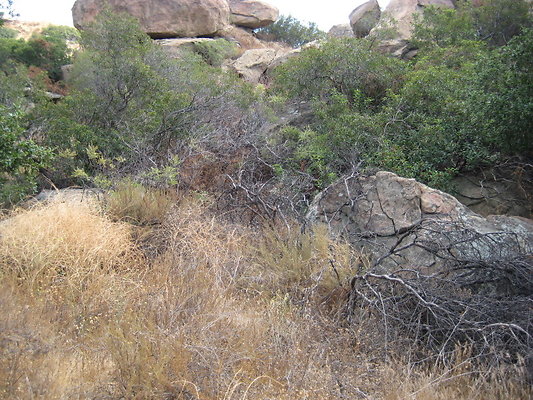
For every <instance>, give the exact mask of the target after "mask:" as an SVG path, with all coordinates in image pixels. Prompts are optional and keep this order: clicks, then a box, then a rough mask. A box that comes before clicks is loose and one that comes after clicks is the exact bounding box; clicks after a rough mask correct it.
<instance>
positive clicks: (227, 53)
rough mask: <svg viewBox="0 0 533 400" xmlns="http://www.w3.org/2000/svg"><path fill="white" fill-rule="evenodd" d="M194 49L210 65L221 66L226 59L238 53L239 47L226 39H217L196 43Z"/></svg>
mask: <svg viewBox="0 0 533 400" xmlns="http://www.w3.org/2000/svg"><path fill="white" fill-rule="evenodd" d="M194 51H195V52H196V53H198V54H200V56H202V58H203V59H204V61H205V62H206V63H208V64H209V65H212V66H214V67H220V66H221V65H222V63H223V62H224V60H226V59H227V58H231V57H234V56H236V55H237V53H238V47H237V45H236V44H235V43H232V42H230V41H228V40H226V39H215V40H214V41H208V42H197V43H195V44H194Z"/></svg>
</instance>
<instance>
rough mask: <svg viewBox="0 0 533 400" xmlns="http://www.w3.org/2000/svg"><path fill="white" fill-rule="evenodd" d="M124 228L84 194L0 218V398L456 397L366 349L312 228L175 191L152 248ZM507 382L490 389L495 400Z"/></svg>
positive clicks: (329, 255)
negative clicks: (221, 212) (253, 223)
mask: <svg viewBox="0 0 533 400" xmlns="http://www.w3.org/2000/svg"><path fill="white" fill-rule="evenodd" d="M136 229H140V228H138V227H133V226H131V225H129V224H126V223H123V222H120V221H116V220H114V219H113V218H110V217H108V216H107V215H105V214H103V213H102V211H101V210H100V209H99V208H98V207H95V206H92V205H90V204H72V203H61V202H53V203H51V204H49V205H46V206H41V207H37V208H34V209H31V210H27V211H22V212H19V213H18V214H16V215H14V216H13V217H11V219H9V220H8V221H5V222H2V223H1V224H0V271H1V274H2V275H1V277H2V280H1V282H0V289H1V290H0V309H1V310H2V313H0V397H2V398H6V399H33V398H43V399H71V398H83V399H85V398H99V399H100V398H106V399H187V400H188V399H202V400H211V399H224V400H244V399H287V400H288V399H318V400H320V399H337V398H338V399H342V398H348V399H357V398H365V396H366V398H371V399H380V398H383V399H400V398H409V397H403V396H409V395H410V394H411V393H413V392H416V391H417V390H419V389H421V388H422V389H423V390H422V391H420V392H419V393H418V394H417V395H416V396H418V397H413V398H416V399H424V400H425V399H431V400H433V399H435V400H437V399H439V400H440V399H444V398H449V399H459V398H464V397H461V396H462V395H463V394H464V393H467V392H461V391H455V392H454V391H450V389H449V387H448V386H450V385H445V384H443V382H442V381H441V382H432V379H433V377H435V376H436V375H431V374H437V373H441V372H439V370H435V371H433V372H431V373H430V374H426V375H423V374H418V375H416V374H414V373H411V374H410V375H405V374H404V375H401V374H397V373H392V372H390V369H389V367H388V364H386V363H384V362H382V361H380V359H379V358H376V357H375V356H374V355H373V354H367V351H369V349H367V348H364V347H362V346H361V343H363V342H362V341H360V340H359V339H361V337H362V335H364V334H365V333H364V327H357V326H347V325H346V324H344V323H343V322H342V321H341V320H340V319H339V318H338V316H335V313H332V312H331V311H332V310H335V309H338V308H339V306H340V304H341V303H342V301H343V299H344V297H343V296H344V295H345V294H346V288H344V289H343V285H344V286H345V285H346V284H347V278H348V277H349V274H350V270H349V266H350V265H351V264H352V263H353V262H354V260H353V259H354V257H357V255H356V254H354V253H353V251H352V250H351V249H350V248H349V247H348V246H346V245H345V244H342V243H337V242H335V241H333V240H331V239H330V238H329V237H328V235H327V232H326V230H325V229H323V228H319V229H318V230H317V231H316V232H315V233H305V234H302V233H300V232H299V231H298V230H295V229H292V230H278V231H277V232H274V231H268V230H265V231H264V232H254V231H251V230H250V229H248V228H245V227H242V226H237V225H230V224H227V223H224V222H222V221H220V220H219V219H217V218H215V217H213V216H212V215H211V214H210V213H209V212H208V211H207V208H206V207H205V205H203V204H202V202H201V201H199V200H198V199H195V198H187V199H183V200H182V201H181V202H180V204H179V205H177V206H175V207H174V209H173V210H171V211H170V212H169V213H168V215H167V216H166V218H165V221H164V223H163V224H162V225H161V226H155V227H154V228H153V229H154V231H153V232H152V234H151V235H150V238H151V239H150V240H152V241H154V243H152V245H153V246H156V247H157V248H158V251H157V252H155V253H153V254H156V256H153V255H152V256H151V257H146V256H144V255H143V251H142V248H141V247H140V246H139V245H138V243H137V241H136V240H135V237H136V236H137V235H136V234H135V230H136ZM330 260H335V261H334V264H335V266H336V270H337V271H336V272H335V271H334V270H333V268H332V266H331V263H330ZM404 369H405V370H407V368H404ZM403 378H407V383H405V384H403V385H400V384H399V382H400V381H401V380H402V379H403ZM384 379H386V380H387V382H386V384H384V382H383V380H384ZM464 379H466V380H467V383H468V384H471V385H473V386H472V387H476V386H475V381H474V380H473V379H470V378H469V377H465V378H464ZM450 382H451V381H450ZM428 384H429V386H428V388H430V389H432V391H431V390H426V389H425V388H424V387H425V386H427V385H428ZM487 385H488V386H486V387H487V388H490V384H489V383H487ZM451 386H453V385H451ZM393 388H394V391H393V390H392V389H393ZM513 390H514V389H513ZM521 390H522V392H519V391H518V387H517V391H515V392H513V391H512V390H511V389H505V390H503V389H502V391H507V392H506V393H509V394H510V395H512V396H514V397H508V398H510V399H511V398H515V399H519V398H523V397H520V396H523V395H524V392H523V388H522V389H521ZM426 392H428V393H432V395H434V397H421V396H422V394H423V393H426ZM484 393H488V391H486V392H484ZM445 395H448V396H449V397H444V396H445ZM394 396H396V397H394ZM439 396H440V397H439ZM492 398H494V399H496V398H501V397H487V399H492Z"/></svg>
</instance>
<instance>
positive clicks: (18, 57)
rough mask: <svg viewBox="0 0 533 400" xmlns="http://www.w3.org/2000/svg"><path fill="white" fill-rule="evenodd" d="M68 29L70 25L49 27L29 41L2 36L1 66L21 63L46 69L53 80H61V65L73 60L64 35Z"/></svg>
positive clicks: (0, 43)
mask: <svg viewBox="0 0 533 400" xmlns="http://www.w3.org/2000/svg"><path fill="white" fill-rule="evenodd" d="M67 31H69V29H68V27H65V29H63V27H49V28H46V29H45V30H44V31H43V33H42V34H39V35H34V36H32V37H31V38H30V39H29V40H28V41H25V40H23V39H19V40H16V39H14V38H9V37H7V38H2V37H1V36H0V68H2V69H6V68H7V67H9V66H10V65H12V64H13V63H20V64H24V65H26V66H28V67H29V66H34V67H38V68H40V69H42V70H44V71H46V72H47V74H48V77H49V78H50V79H52V80H53V81H58V80H60V79H61V66H63V65H66V64H69V63H70V62H71V58H70V57H71V54H70V53H71V51H70V50H69V48H68V46H67V42H66V40H67V39H66V37H65V35H64V33H65V32H67ZM58 32H59V33H58Z"/></svg>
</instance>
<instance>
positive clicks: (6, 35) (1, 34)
mask: <svg viewBox="0 0 533 400" xmlns="http://www.w3.org/2000/svg"><path fill="white" fill-rule="evenodd" d="M16 37H17V31H16V30H14V29H10V28H6V27H5V26H2V25H0V39H13V38H16Z"/></svg>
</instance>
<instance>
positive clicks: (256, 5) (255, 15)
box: [229, 0, 279, 29]
mask: <svg viewBox="0 0 533 400" xmlns="http://www.w3.org/2000/svg"><path fill="white" fill-rule="evenodd" d="M229 5H230V10H231V17H230V18H231V23H232V24H234V25H237V26H244V27H246V28H252V29H256V28H262V27H264V26H268V25H270V24H272V23H273V22H275V21H276V20H277V19H278V17H279V11H278V9H277V8H276V7H274V6H271V5H270V4H267V3H264V2H262V1H258V0H230V3H229Z"/></svg>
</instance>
